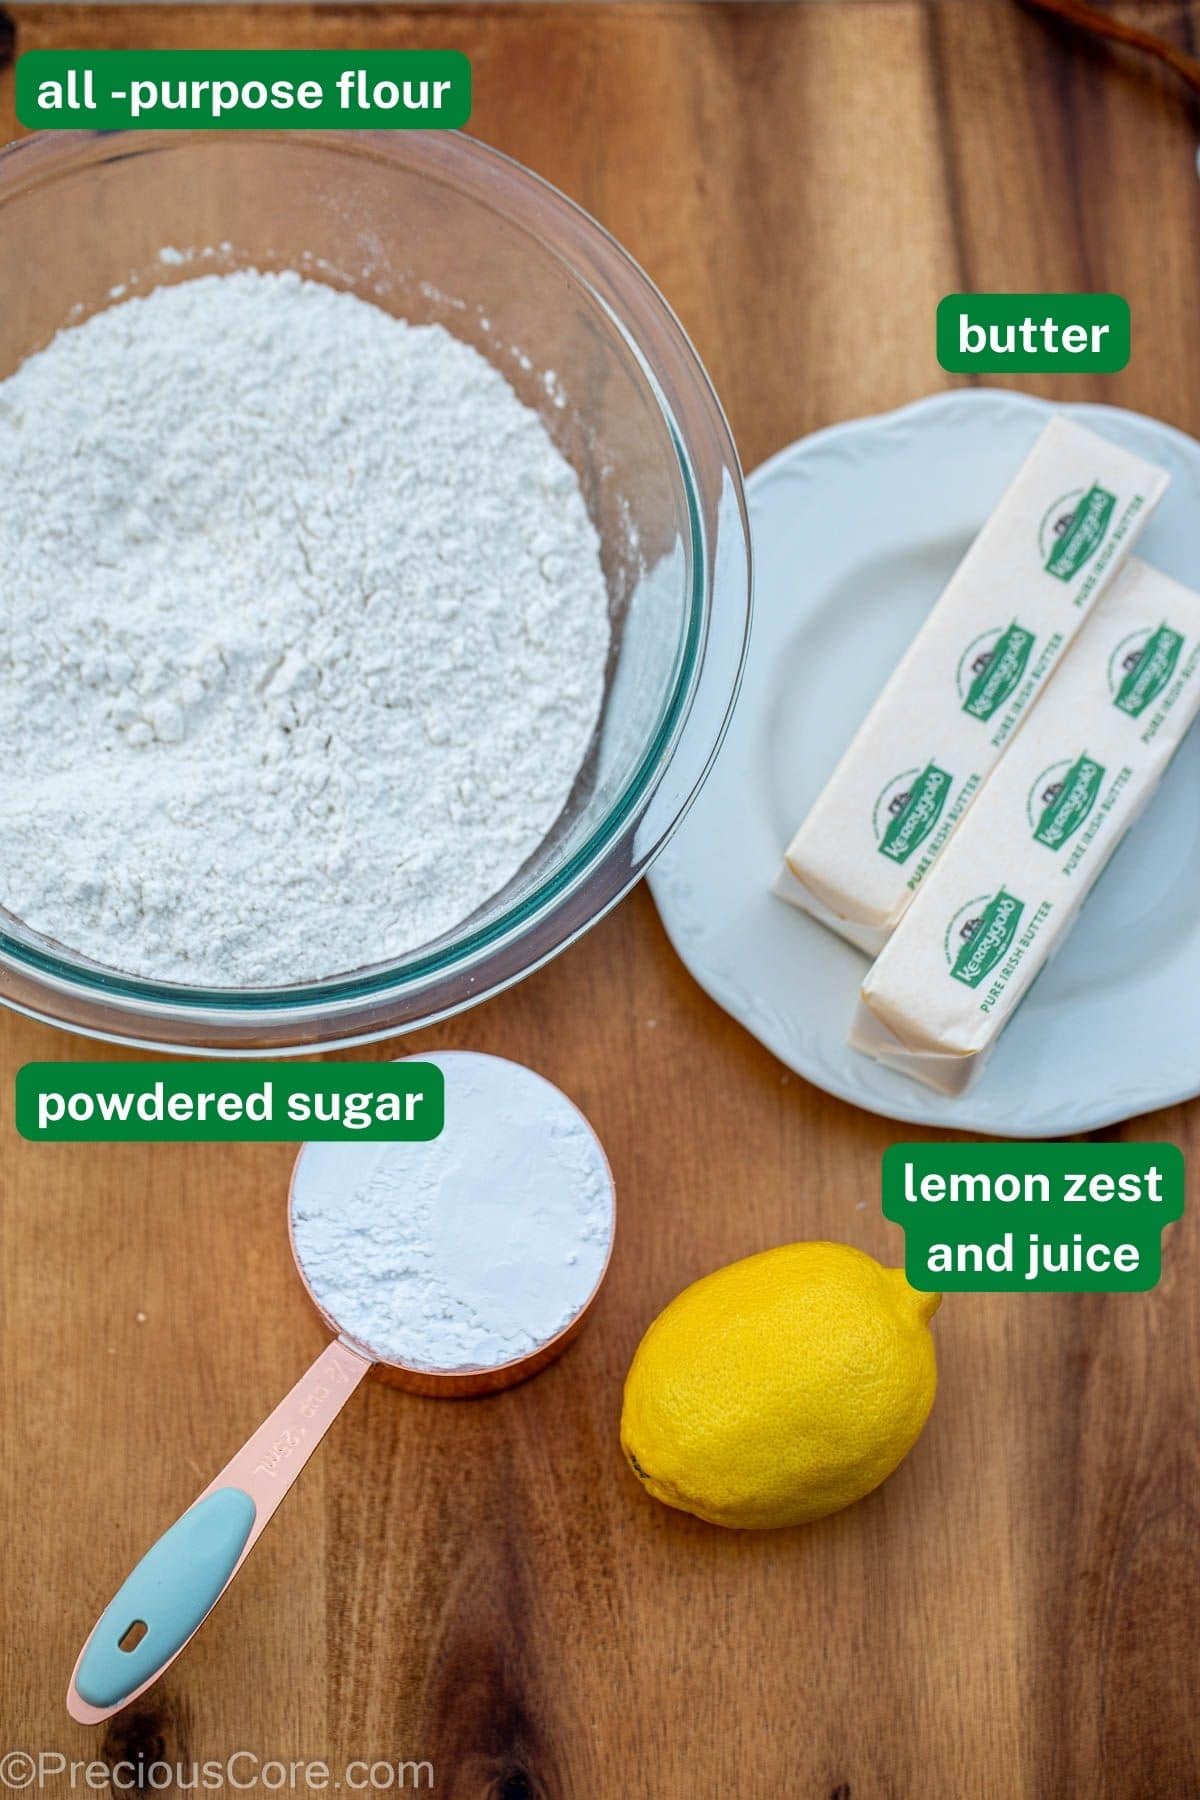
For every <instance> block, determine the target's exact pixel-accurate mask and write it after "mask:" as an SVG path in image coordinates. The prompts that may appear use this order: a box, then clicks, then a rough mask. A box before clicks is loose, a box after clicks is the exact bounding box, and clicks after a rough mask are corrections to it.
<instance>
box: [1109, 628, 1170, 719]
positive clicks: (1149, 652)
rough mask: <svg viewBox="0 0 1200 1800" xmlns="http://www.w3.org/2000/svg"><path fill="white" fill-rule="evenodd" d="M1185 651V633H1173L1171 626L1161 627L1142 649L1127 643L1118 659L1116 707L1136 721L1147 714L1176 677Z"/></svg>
mask: <svg viewBox="0 0 1200 1800" xmlns="http://www.w3.org/2000/svg"><path fill="white" fill-rule="evenodd" d="M1182 649H1183V637H1182V635H1181V633H1180V632H1178V631H1173V630H1172V629H1171V627H1170V626H1169V625H1160V626H1159V628H1158V630H1157V631H1152V632H1151V633H1150V635H1149V637H1147V638H1146V640H1145V642H1144V643H1143V644H1142V645H1141V647H1140V648H1138V647H1137V646H1136V644H1135V645H1131V644H1130V643H1129V641H1128V640H1126V642H1125V644H1123V645H1122V646H1120V648H1119V650H1118V653H1117V656H1116V657H1115V658H1114V662H1115V663H1116V665H1117V666H1116V670H1115V679H1114V686H1115V688H1116V692H1115V694H1114V695H1113V704H1114V705H1115V706H1119V707H1120V709H1121V711H1122V712H1124V713H1129V714H1130V715H1131V716H1132V717H1133V718H1135V719H1136V718H1137V716H1138V714H1139V713H1143V712H1145V710H1146V708H1147V707H1148V706H1149V705H1150V703H1151V701H1152V700H1156V699H1157V698H1158V696H1159V694H1161V693H1162V691H1163V689H1164V688H1165V687H1166V685H1167V683H1168V681H1170V679H1171V677H1172V675H1173V674H1174V673H1175V665H1176V663H1177V662H1178V661H1179V653H1180V651H1181V650H1182Z"/></svg>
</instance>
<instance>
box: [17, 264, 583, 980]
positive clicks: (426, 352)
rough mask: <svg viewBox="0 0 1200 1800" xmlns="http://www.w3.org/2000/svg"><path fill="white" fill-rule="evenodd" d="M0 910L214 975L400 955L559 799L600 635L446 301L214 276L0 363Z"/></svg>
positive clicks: (554, 470) (512, 406)
mask: <svg viewBox="0 0 1200 1800" xmlns="http://www.w3.org/2000/svg"><path fill="white" fill-rule="evenodd" d="M0 483H2V485H3V492H4V496H5V502H4V506H3V508H2V509H0V567H2V568H3V570H4V580H3V583H2V585H0V741H2V742H3V744H4V748H5V753H6V759H7V769H6V780H5V782H4V784H3V788H2V790H0V904H2V905H3V906H4V907H5V908H7V910H8V911H9V912H11V913H14V914H16V915H17V916H18V917H19V918H21V919H23V920H24V921H25V923H26V924H27V925H29V926H31V927H32V928H33V929H34V930H36V931H38V932H41V933H43V934H45V935H46V936H48V937H50V938H52V939H54V940H56V941H57V942H59V943H61V944H63V945H65V946H67V947H68V948H70V949H72V950H75V951H77V952H79V953H81V954H83V955H85V956H88V957H90V958H92V959H93V960H95V961H97V962H100V963H103V964H107V965H110V966H111V967H113V968H116V969H120V970H124V971H126V972H128V973H131V974H135V975H140V976H145V977H149V978H156V979H165V980H169V981H181V982H188V983H192V984H199V985H211V986H217V987H249V986H274V985H285V984H288V983H292V982H298V981H305V980H312V979H319V978H321V977H324V976H329V975H333V974H336V973H342V972H345V971H348V970H353V969H357V968H360V967H362V966H364V965H367V964H370V963H374V962H379V961H383V960H385V959H387V958H390V957H395V956H398V955H401V954H402V953H404V952H405V951H409V950H412V949H414V948H416V947H418V946H420V945H422V944H425V943H428V942H429V941H430V940H432V939H434V938H436V937H438V936H439V935H440V934H441V933H443V932H446V931H448V930H450V929H451V928H452V927H454V926H455V925H457V924H459V923H460V922H461V921H462V920H463V919H465V918H466V917H468V916H469V915H470V914H471V913H472V912H474V911H475V910H476V909H477V908H478V907H479V906H481V905H482V904H483V903H484V902H485V901H486V900H488V899H489V898H490V897H491V896H492V895H494V894H495V893H497V892H498V890H499V889H500V888H502V887H503V886H504V884H505V883H506V882H507V881H508V880H509V879H510V878H511V877H512V876H513V875H514V874H515V873H516V872H517V870H518V869H519V868H520V867H521V865H522V864H523V863H524V862H525V861H526V860H527V858H528V857H529V856H530V855H531V854H532V853H533V852H534V851H535V850H536V849H537V847H538V845H539V844H540V843H541V842H542V841H543V839H544V838H545V836H546V834H547V833H548V832H549V830H550V828H551V827H552V825H553V824H554V822H555V820H556V819H557V818H558V816H559V815H560V813H561V812H562V810H563V807H564V805H565V804H566V801H567V799H568V796H569V794H570V792H571V789H572V786H573V784H574V782H575V779H576V777H577V775H578V773H579V770H580V767H581V765H582V763H583V761H584V759H585V756H586V754H587V751H588V747H589V744H590V742H591V739H592V736H593V733H594V731H595V727H596V722H597V719H598V716H599V712H600V706H601V700H602V695H603V687H604V678H605V666H606V661H607V655H608V645H609V627H608V609H607V595H606V588H605V582H604V577H603V574H602V571H601V566H600V554H599V543H598V540H597V536H596V532H595V530H594V528H593V526H592V524H591V521H590V519H589V517H588V514H587V510H586V508H585V505H584V502H583V498H582V495H581V493H580V489H579V483H578V480H577V478H576V476H575V474H574V471H573V470H572V469H571V467H570V465H569V464H568V463H567V462H566V460H565V459H564V458H563V456H562V455H561V454H560V453H559V451H558V450H557V449H556V448H555V446H554V445H553V443H552V442H551V440H550V438H549V436H548V434H547V432H546V430H545V427H544V426H543V424H542V422H541V420H540V419H539V417H538V416H537V414H536V413H534V412H533V411H532V410H531V409H529V408H528V407H526V406H524V405H523V404H522V403H521V402H520V401H519V400H518V398H517V396H516V394H515V393H514V392H513V390H512V389H511V388H510V387H509V385H508V383H507V382H506V381H505V380H504V378H503V377H502V376H501V375H500V374H499V373H498V372H497V371H496V370H495V369H493V368H492V367H491V366H490V364H488V363H487V362H486V361H485V360H484V358H483V357H482V356H480V355H479V354H478V353H477V352H476V351H474V350H473V349H471V348H470V347H469V346H468V345H465V344H463V343H461V342H459V341H458V340H457V339H455V338H453V337H451V336H450V335H449V333H447V332H446V331H444V330H443V329H442V328H441V327H439V326H436V325H432V326H413V325H409V324H406V323H405V322H403V321H401V320H397V319H394V318H392V317H391V316H389V315H388V314H386V313H384V312H383V311H382V310H381V309H380V308H378V307H375V306H372V305H370V304H368V303H366V302H364V301H361V300H359V299H357V298H355V297H354V296H352V295H349V294H345V293H340V292H337V291H336V290H334V289H332V288H329V287H326V286H323V285H320V284H318V283H314V282H310V281H305V280H302V279H301V278H300V276H299V275H296V274H292V273H284V274H278V275H271V274H258V273H255V272H253V271H246V272H243V273H239V274H234V275H225V276H208V277H205V278H203V279H200V280H192V281H186V282H182V283H180V284H178V285H176V286H173V287H166V288H160V289H158V290H157V291H155V292H154V293H152V294H150V295H149V296H147V297H146V298H144V299H134V300H129V301H126V302H124V303H123V304H121V305H118V306H114V307H111V308H110V309H109V310H108V311H106V312H102V313H100V314H98V315H96V316H95V317H94V318H92V319H90V320H88V321H87V322H86V323H85V324H83V325H80V326H78V327H76V328H74V329H72V330H68V331H64V332H61V333H60V334H59V335H58V337H56V338H55V339H54V340H53V342H52V343H51V344H50V345H49V346H48V347H47V348H46V349H45V350H43V351H41V352H40V353H39V354H38V355H36V356H33V357H31V358H30V359H29V360H28V361H27V362H26V363H25V364H24V365H23V366H22V368H21V369H20V370H18V372H17V373H16V374H15V375H13V376H11V377H10V378H9V379H8V380H6V381H3V382H0Z"/></svg>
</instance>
